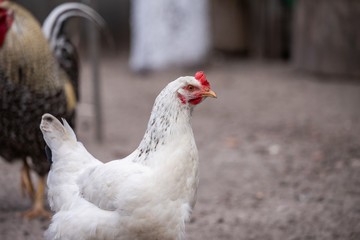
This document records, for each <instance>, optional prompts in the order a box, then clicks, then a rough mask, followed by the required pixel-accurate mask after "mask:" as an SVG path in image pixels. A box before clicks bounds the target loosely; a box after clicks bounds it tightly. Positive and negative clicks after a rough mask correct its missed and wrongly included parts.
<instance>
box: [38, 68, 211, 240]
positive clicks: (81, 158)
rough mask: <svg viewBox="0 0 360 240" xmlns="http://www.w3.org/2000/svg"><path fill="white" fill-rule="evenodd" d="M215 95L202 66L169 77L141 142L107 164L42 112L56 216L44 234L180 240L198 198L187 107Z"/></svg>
mask: <svg viewBox="0 0 360 240" xmlns="http://www.w3.org/2000/svg"><path fill="white" fill-rule="evenodd" d="M206 97H216V94H215V92H213V91H212V90H211V89H210V84H209V83H208V81H207V80H206V77H205V75H204V74H203V72H198V73H196V75H195V77H190V76H187V77H180V78H178V79H176V80H175V81H173V82H170V83H169V84H168V85H167V86H166V87H165V88H164V89H163V90H162V92H161V93H160V94H159V96H158V97H157V98H156V100H155V103H154V106H153V109H152V113H151V116H150V120H149V123H148V127H147V130H146V132H145V135H144V137H143V139H142V141H141V142H140V145H139V146H138V148H137V149H136V150H135V151H134V152H133V153H131V154H130V155H129V156H127V157H126V158H124V159H121V160H114V161H110V162H108V163H106V164H104V163H102V162H100V161H99V160H97V159H95V158H94V157H93V156H92V155H91V154H90V153H89V152H88V151H87V150H86V149H85V147H84V146H83V145H82V144H81V143H80V142H77V140H76V136H75V133H74V131H73V130H72V129H71V127H70V126H69V125H68V124H67V122H66V121H65V120H63V124H64V125H62V124H61V123H60V121H59V120H57V119H56V118H55V117H53V116H52V115H50V114H44V115H43V117H42V121H41V124H40V129H41V131H42V133H43V136H44V139H45V141H46V143H47V145H48V147H49V148H50V149H51V154H49V155H50V157H51V160H52V162H53V163H52V165H51V170H50V173H49V176H48V181H47V184H48V187H49V191H48V198H49V202H50V206H51V208H52V210H53V211H55V212H56V214H55V215H54V216H53V217H52V222H51V224H50V226H49V229H48V230H47V231H46V232H45V237H46V238H47V239H76V240H82V239H121V240H137V239H139V240H140V239H147V240H149V239H158V240H159V239H174V240H175V239H183V238H184V235H185V222H187V221H189V219H190V215H191V212H192V209H193V207H194V205H195V202H196V192H197V187H198V182H199V175H198V164H199V158H198V151H197V148H196V144H195V140H194V136H193V131H192V128H191V122H190V121H191V113H192V110H193V108H194V106H195V105H197V104H199V103H200V102H201V101H202V100H204V99H205V98H206Z"/></svg>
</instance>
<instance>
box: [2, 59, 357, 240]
mask: <svg viewBox="0 0 360 240" xmlns="http://www.w3.org/2000/svg"><path fill="white" fill-rule="evenodd" d="M83 67H84V68H83V75H82V83H81V84H82V86H81V91H82V92H81V95H82V100H81V103H79V113H78V119H77V121H78V125H77V126H78V128H77V134H78V138H79V139H80V141H82V142H83V143H84V144H85V146H87V148H88V150H89V151H90V152H91V153H93V154H94V155H95V156H96V157H97V158H99V159H101V160H103V161H104V162H106V161H109V160H112V159H115V158H121V157H124V156H126V155H127V154H129V153H130V152H132V150H133V149H135V148H136V147H137V145H138V143H139V142H140V140H141V138H142V136H143V134H144V132H145V128H146V124H147V121H148V118H149V116H150V111H151V107H152V104H153V102H154V99H155V97H156V96H157V94H158V93H159V92H160V91H161V89H162V88H163V87H164V86H165V85H166V84H167V82H169V81H171V80H174V79H175V78H177V77H178V76H181V75H193V74H194V73H195V72H196V70H197V69H196V70H195V69H194V70H181V69H176V70H171V71H170V70H169V71H164V72H159V73H152V74H145V75H134V74H132V73H131V72H130V71H129V70H128V69H127V63H126V60H125V59H124V58H119V59H108V58H106V59H103V61H102V70H101V75H102V77H103V80H102V89H101V90H102V91H101V92H102V96H103V98H102V106H103V109H102V112H103V114H102V115H103V123H104V130H103V133H104V141H103V142H102V143H98V142H96V141H95V138H94V136H95V131H94V126H95V124H94V111H93V97H92V93H91V91H92V85H91V81H90V79H89V75H90V73H89V67H88V65H87V64H84V66H83ZM204 70H205V73H206V75H207V78H208V80H209V81H210V83H211V84H212V88H213V90H214V91H216V93H217V94H218V99H216V100H214V99H208V100H206V101H205V102H204V103H202V104H200V106H198V107H197V108H196V109H195V111H194V114H193V129H194V133H195V138H196V141H197V145H198V148H199V154H200V162H201V163H200V164H201V169H200V171H201V176H200V177H201V178H200V186H199V192H198V202H197V205H196V207H195V210H194V212H193V217H192V220H191V222H190V223H189V224H188V225H187V228H186V232H187V239H188V240H195V239H207V240H209V239H234V240H235V239H236V240H238V239H240V240H243V239H244V240H245V239H246V240H247V239H261V240H263V239H266V240H267V239H269V240H271V239H274V240H277V239H294V240H295V239H299V240H300V239H324V240H325V239H326V240H329V239H339V240H340V239H341V240H343V239H354V240H355V239H360V188H359V186H360V107H359V105H360V80H359V79H346V78H342V77H331V78H329V77H324V76H321V77H319V76H313V75H308V74H303V73H300V72H297V71H294V70H293V69H291V67H289V66H288V65H286V64H284V63H273V62H254V61H240V60H231V61H219V62H215V63H213V64H212V66H211V67H209V68H206V69H204ZM20 168H21V164H20V162H18V163H15V164H11V165H10V164H8V163H5V162H4V161H0V183H1V191H0V238H1V239H2V240H10V239H11V240H17V239H43V232H44V230H45V229H46V228H47V227H48V225H49V220H48V219H35V220H26V219H22V218H21V217H20V215H21V212H23V211H25V210H27V209H28V208H30V206H31V201H30V200H29V199H26V198H22V196H21V193H20V183H19V178H20V177H19V176H20V171H19V170H20Z"/></svg>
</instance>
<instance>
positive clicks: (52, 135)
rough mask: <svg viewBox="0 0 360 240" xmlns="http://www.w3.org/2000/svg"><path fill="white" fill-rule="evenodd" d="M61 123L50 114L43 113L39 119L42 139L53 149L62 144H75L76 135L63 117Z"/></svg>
mask: <svg viewBox="0 0 360 240" xmlns="http://www.w3.org/2000/svg"><path fill="white" fill-rule="evenodd" d="M63 123H64V125H63V124H61V122H60V121H59V120H58V119H57V118H56V117H54V116H53V115H51V114H48V113H46V114H44V115H43V116H42V119H41V124H40V130H41V132H42V133H43V137H44V140H45V142H46V144H47V145H48V146H49V148H50V149H51V150H52V151H53V150H54V149H58V148H59V147H60V146H61V145H63V144H76V142H77V140H76V135H75V133H74V131H73V130H72V128H71V127H70V125H69V124H68V123H67V121H66V120H65V119H63Z"/></svg>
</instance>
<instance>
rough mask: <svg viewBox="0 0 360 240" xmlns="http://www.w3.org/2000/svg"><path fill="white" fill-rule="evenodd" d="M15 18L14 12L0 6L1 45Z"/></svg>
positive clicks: (0, 0)
mask: <svg viewBox="0 0 360 240" xmlns="http://www.w3.org/2000/svg"><path fill="white" fill-rule="evenodd" d="M0 2H2V0H0ZM13 20H14V15H13V13H12V12H10V11H8V10H7V9H6V8H3V7H0V47H1V46H2V45H3V43H4V40H5V35H6V32H7V30H8V29H9V28H10V26H11V24H12V22H13Z"/></svg>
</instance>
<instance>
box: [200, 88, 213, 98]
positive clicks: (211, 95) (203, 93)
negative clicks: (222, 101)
mask: <svg viewBox="0 0 360 240" xmlns="http://www.w3.org/2000/svg"><path fill="white" fill-rule="evenodd" d="M201 95H203V96H205V97H212V98H217V96H216V93H215V92H214V91H213V90H211V89H209V90H208V91H204V92H202V93H201Z"/></svg>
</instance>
